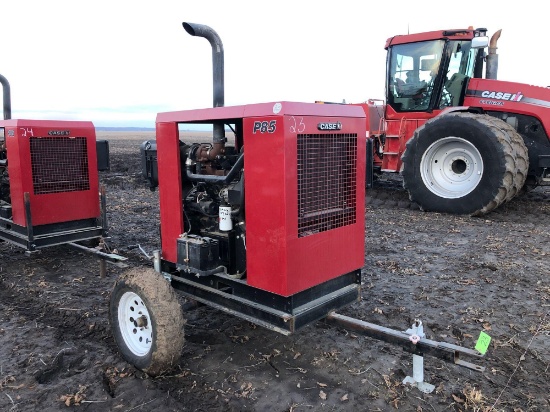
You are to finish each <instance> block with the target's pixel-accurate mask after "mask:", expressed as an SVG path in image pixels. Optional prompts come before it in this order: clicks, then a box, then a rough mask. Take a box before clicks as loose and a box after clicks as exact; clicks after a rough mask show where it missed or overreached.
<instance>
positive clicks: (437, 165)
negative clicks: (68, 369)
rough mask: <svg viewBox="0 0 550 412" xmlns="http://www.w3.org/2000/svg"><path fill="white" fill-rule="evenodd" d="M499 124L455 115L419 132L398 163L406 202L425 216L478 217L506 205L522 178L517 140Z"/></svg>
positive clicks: (469, 115)
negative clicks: (431, 214)
mask: <svg viewBox="0 0 550 412" xmlns="http://www.w3.org/2000/svg"><path fill="white" fill-rule="evenodd" d="M503 124H505V122H503V121H502V120H499V119H495V118H493V117H490V116H488V115H481V114H474V113H464V112H460V113H449V114H445V115H442V116H438V117H435V118H433V119H431V120H429V121H428V122H426V123H425V124H424V125H423V126H421V127H419V128H418V129H417V130H416V131H415V133H414V136H413V137H412V138H411V139H410V140H409V141H408V142H407V146H406V150H405V152H404V153H403V157H402V161H403V185H404V187H405V189H407V190H408V192H409V197H410V199H411V201H413V202H416V203H417V204H418V205H419V206H420V208H421V209H422V210H425V211H433V212H442V213H451V214H468V215H472V216H480V215H484V214H486V213H489V212H491V211H492V210H494V209H496V208H497V207H498V206H500V205H501V204H502V203H504V202H506V201H507V200H510V199H511V198H512V197H513V196H514V195H515V194H516V193H517V192H518V190H517V186H518V185H519V184H520V183H521V180H522V178H518V176H517V174H518V166H517V165H516V156H517V154H516V152H517V149H516V148H515V145H517V141H516V137H515V135H514V136H511V134H512V133H511V129H508V128H507V127H505V126H503ZM522 169H523V168H522Z"/></svg>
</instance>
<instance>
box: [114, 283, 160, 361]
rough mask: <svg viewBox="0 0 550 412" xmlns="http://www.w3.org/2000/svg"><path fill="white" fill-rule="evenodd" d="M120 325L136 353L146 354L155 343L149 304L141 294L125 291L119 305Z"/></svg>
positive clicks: (129, 344) (123, 335) (125, 339)
mask: <svg viewBox="0 0 550 412" xmlns="http://www.w3.org/2000/svg"><path fill="white" fill-rule="evenodd" d="M118 326H119V329H120V332H121V334H122V338H123V339H124V343H125V344H126V346H127V347H128V349H130V351H132V353H133V354H134V355H137V356H145V355H146V354H147V353H149V351H150V350H151V346H152V345H153V328H152V325H151V317H150V316H149V311H148V310H147V306H145V304H144V303H143V300H142V299H141V298H140V297H139V295H137V294H135V293H134V292H125V293H124V294H123V295H122V297H121V298H120V303H119V305H118Z"/></svg>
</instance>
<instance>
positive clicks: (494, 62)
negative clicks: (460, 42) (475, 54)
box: [485, 30, 502, 80]
mask: <svg viewBox="0 0 550 412" xmlns="http://www.w3.org/2000/svg"><path fill="white" fill-rule="evenodd" d="M501 32H502V30H498V31H497V32H495V34H493V35H492V36H491V40H490V41H489V54H488V55H487V66H486V68H485V78H486V79H493V80H497V74H498V54H497V41H498V39H499V38H500V33H501Z"/></svg>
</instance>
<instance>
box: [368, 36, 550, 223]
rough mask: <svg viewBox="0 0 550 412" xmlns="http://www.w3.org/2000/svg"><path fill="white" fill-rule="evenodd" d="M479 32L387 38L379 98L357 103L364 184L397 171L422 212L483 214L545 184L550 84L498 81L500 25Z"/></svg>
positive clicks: (549, 166)
mask: <svg viewBox="0 0 550 412" xmlns="http://www.w3.org/2000/svg"><path fill="white" fill-rule="evenodd" d="M486 31H487V30H486V29H475V30H474V29H472V28H468V29H458V30H440V31H432V32H427V33H417V34H409V35H399V36H394V37H391V38H389V39H388V40H387V42H386V46H385V48H386V49H387V51H388V54H387V72H386V102H385V104H377V103H376V102H375V101H369V102H367V103H365V104H362V105H363V107H364V108H365V111H366V113H367V129H368V134H369V139H368V143H367V146H368V159H369V160H368V161H367V168H368V169H367V187H369V186H370V185H372V183H373V180H374V178H375V177H376V176H377V175H380V174H381V173H383V172H401V173H402V177H403V184H404V187H405V188H406V189H407V190H408V192H409V196H410V199H411V200H412V201H414V202H416V203H417V204H418V205H419V206H420V207H421V209H423V210H426V211H436V212H446V213H453V214H469V215H483V214H486V213H488V212H490V211H492V210H494V209H495V208H497V207H498V206H500V205H501V204H503V203H506V202H508V201H510V200H511V199H513V198H514V196H516V195H517V194H518V193H520V192H521V191H522V190H524V189H526V190H528V189H531V188H534V187H536V186H538V185H549V184H550V140H549V139H550V111H549V110H550V89H548V88H546V87H538V86H531V85H528V84H521V83H512V82H506V81H500V80H497V68H498V55H497V54H496V48H497V47H496V43H497V40H498V38H499V37H500V30H499V31H498V32H496V33H495V34H494V35H493V36H492V38H491V40H490V41H489V39H488V37H487V36H486ZM487 46H488V53H487V54H486V53H485V49H486V47H487ZM484 63H485V66H486V67H485V78H484V76H483V69H484Z"/></svg>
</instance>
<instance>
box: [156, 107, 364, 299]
mask: <svg viewBox="0 0 550 412" xmlns="http://www.w3.org/2000/svg"><path fill="white" fill-rule="evenodd" d="M188 124H212V125H214V128H215V125H219V124H222V125H228V129H227V130H229V129H232V130H233V131H234V132H235V146H234V147H229V146H226V145H225V141H224V139H225V137H222V138H219V139H218V140H219V141H218V143H214V144H213V145H209V144H207V145H206V147H205V145H204V144H203V145H197V144H196V145H193V144H191V145H188V144H186V143H185V142H184V141H183V140H182V139H180V137H179V130H180V129H183V130H185V128H186V126H187V125H188ZM365 135H366V128H365V113H364V111H363V109H362V108H361V107H359V106H351V105H321V104H315V103H295V102H275V103H262V104H254V105H245V106H233V107H218V108H211V109H200V110H189V111H181V112H172V113H160V114H158V116H157V140H156V142H155V145H156V151H157V162H158V184H159V190H160V219H161V240H162V259H163V264H164V265H165V266H166V267H170V266H171V267H173V266H174V265H176V266H177V267H178V268H179V269H180V271H182V272H191V273H196V274H197V277H201V276H202V275H205V276H206V275H208V276H210V275H211V274H212V273H213V271H215V270H216V268H219V267H223V275H225V276H226V277H232V278H240V282H241V284H242V283H243V282H245V284H246V285H247V286H248V287H251V288H252V289H254V290H257V289H261V290H263V291H267V292H270V293H272V294H276V295H280V296H285V297H288V296H292V295H295V294H297V293H300V292H303V291H306V290H309V289H311V288H314V287H317V286H319V285H321V284H324V283H326V282H328V281H331V280H334V279H337V278H340V277H342V276H343V275H345V274H349V273H355V277H353V280H352V281H351V283H354V282H356V272H357V271H358V270H360V268H362V267H363V265H364V253H365V251H364V236H365V151H366V137H365ZM146 143H147V142H146ZM217 145H218V146H219V145H222V146H223V150H221V152H220V153H222V154H221V155H218V156H211V157H214V160H212V161H207V158H208V155H207V154H209V153H211V151H214V150H216V147H217ZM148 147H149V148H150V147H151V143H149V146H148ZM201 150H202V152H201ZM200 153H203V155H201V154H200ZM201 156H203V159H202V160H201ZM225 163H227V164H228V165H227V166H223V165H224V164H225ZM239 166H242V170H240V169H239V170H238V171H237V172H235V169H236V168H238V167H239ZM224 167H225V170H224ZM150 169H152V168H150ZM155 169H156V168H155ZM229 169H230V170H229ZM214 206H215V207H214ZM224 206H229V208H228V209H231V211H230V212H228V213H230V216H231V220H233V223H234V224H233V225H232V226H231V228H229V229H227V228H226V229H224V228H222V223H223V220H224V216H223V215H221V214H220V215H218V212H219V213H222V209H223V207H224ZM214 212H215V213H214ZM227 216H229V214H228V215H227ZM195 250H197V252H196V254H195V252H194V251H195ZM190 251H192V252H190ZM182 255H183V256H182ZM196 256H199V257H196ZM208 256H214V258H213V259H212V262H211V263H208V262H207V260H208V258H207V257H208ZM201 259H202V261H201ZM190 260H191V261H192V260H196V261H197V260H198V261H200V262H197V263H195V264H193V263H189V261H190ZM355 297H356V298H357V296H355Z"/></svg>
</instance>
